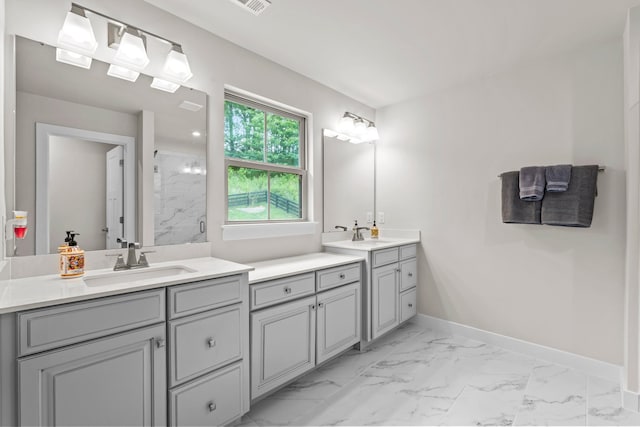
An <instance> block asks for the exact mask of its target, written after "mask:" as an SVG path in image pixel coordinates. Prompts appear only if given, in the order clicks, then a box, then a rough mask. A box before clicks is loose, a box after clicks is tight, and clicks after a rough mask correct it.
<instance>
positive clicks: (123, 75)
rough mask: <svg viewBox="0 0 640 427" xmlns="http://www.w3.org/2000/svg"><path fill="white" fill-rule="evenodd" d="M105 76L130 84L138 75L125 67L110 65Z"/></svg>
mask: <svg viewBox="0 0 640 427" xmlns="http://www.w3.org/2000/svg"><path fill="white" fill-rule="evenodd" d="M107 75H109V76H111V77H117V78H119V79H122V80H127V81H130V82H135V81H136V80H138V77H139V76H140V73H139V72H137V71H133V70H130V69H128V68H126V67H121V66H120V65H116V64H111V65H110V66H109V69H108V70H107Z"/></svg>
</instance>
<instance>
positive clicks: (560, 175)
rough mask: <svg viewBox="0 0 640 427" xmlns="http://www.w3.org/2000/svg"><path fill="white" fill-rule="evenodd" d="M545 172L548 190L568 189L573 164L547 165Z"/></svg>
mask: <svg viewBox="0 0 640 427" xmlns="http://www.w3.org/2000/svg"><path fill="white" fill-rule="evenodd" d="M545 174H546V178H547V191H548V192H551V193H553V192H558V191H567V188H569V181H570V180H571V165H556V166H547V170H546V172H545Z"/></svg>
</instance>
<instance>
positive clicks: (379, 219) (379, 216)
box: [378, 212, 384, 224]
mask: <svg viewBox="0 0 640 427" xmlns="http://www.w3.org/2000/svg"><path fill="white" fill-rule="evenodd" d="M378 222H379V223H380V224H384V212H378Z"/></svg>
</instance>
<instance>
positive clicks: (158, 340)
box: [155, 338, 164, 348]
mask: <svg viewBox="0 0 640 427" xmlns="http://www.w3.org/2000/svg"><path fill="white" fill-rule="evenodd" d="M155 341H156V347H157V348H162V347H164V338H156V339H155Z"/></svg>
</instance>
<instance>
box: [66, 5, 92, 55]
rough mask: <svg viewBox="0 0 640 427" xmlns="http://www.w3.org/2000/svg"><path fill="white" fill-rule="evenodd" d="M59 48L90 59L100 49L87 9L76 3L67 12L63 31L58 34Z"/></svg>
mask: <svg viewBox="0 0 640 427" xmlns="http://www.w3.org/2000/svg"><path fill="white" fill-rule="evenodd" d="M58 48H60V49H63V50H66V51H70V52H75V53H76V54H80V55H84V56H89V57H90V56H91V55H93V54H94V53H95V51H96V49H97V48H98V42H97V41H96V36H95V34H93V27H92V26H91V21H89V19H88V18H87V16H86V14H85V9H84V8H83V7H81V6H78V5H77V4H75V3H72V4H71V10H70V11H69V12H67V16H66V17H65V19H64V24H62V29H61V30H60V32H59V33H58ZM72 65H73V64H72Z"/></svg>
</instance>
